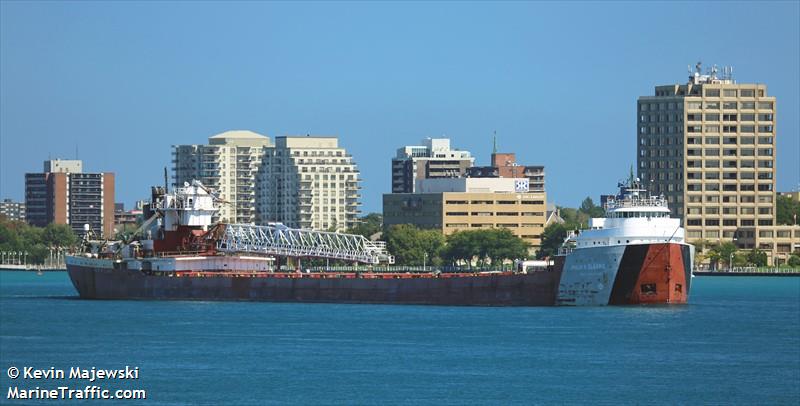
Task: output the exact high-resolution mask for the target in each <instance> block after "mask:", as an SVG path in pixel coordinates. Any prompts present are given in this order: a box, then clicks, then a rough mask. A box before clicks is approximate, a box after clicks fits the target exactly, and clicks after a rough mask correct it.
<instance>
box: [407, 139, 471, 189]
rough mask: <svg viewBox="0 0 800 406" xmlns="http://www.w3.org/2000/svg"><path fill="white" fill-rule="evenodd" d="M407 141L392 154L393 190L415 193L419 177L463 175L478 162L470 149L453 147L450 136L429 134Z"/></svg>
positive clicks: (457, 176) (431, 177)
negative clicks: (418, 140) (417, 143)
mask: <svg viewBox="0 0 800 406" xmlns="http://www.w3.org/2000/svg"><path fill="white" fill-rule="evenodd" d="M421 144H422V145H406V146H404V147H402V148H398V149H397V153H396V155H395V157H394V158H392V193H414V188H415V185H416V181H417V180H419V179H438V178H459V177H463V176H464V175H465V174H466V171H467V169H468V168H469V167H471V166H472V165H473V163H474V162H475V158H473V157H472V156H471V155H470V153H469V151H460V150H454V149H451V148H450V139H448V138H426V139H423V140H422V142H421Z"/></svg>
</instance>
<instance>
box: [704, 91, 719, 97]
mask: <svg viewBox="0 0 800 406" xmlns="http://www.w3.org/2000/svg"><path fill="white" fill-rule="evenodd" d="M706 97H719V89H706Z"/></svg>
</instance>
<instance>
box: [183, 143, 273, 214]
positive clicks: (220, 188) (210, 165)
mask: <svg viewBox="0 0 800 406" xmlns="http://www.w3.org/2000/svg"><path fill="white" fill-rule="evenodd" d="M270 146H271V144H270V139H269V138H268V137H265V136H263V135H260V134H256V133H254V132H252V131H227V132H224V133H221V134H217V135H214V136H212V137H209V138H208V145H198V144H193V145H173V146H172V156H173V159H172V163H173V168H172V169H173V179H174V185H176V186H180V185H183V184H184V183H185V182H191V181H192V180H193V179H196V180H199V181H200V182H202V183H203V185H205V186H208V187H210V188H212V189H214V191H215V192H216V193H217V195H218V196H219V197H220V198H221V199H222V200H224V201H226V202H227V203H225V204H222V205H221V207H220V212H219V213H218V219H219V220H221V221H225V222H230V223H253V222H255V219H256V212H255V205H256V201H255V199H256V194H255V177H256V173H257V172H258V167H259V165H260V164H261V157H262V156H263V154H264V150H265V148H267V147H270Z"/></svg>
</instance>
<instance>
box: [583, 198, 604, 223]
mask: <svg viewBox="0 0 800 406" xmlns="http://www.w3.org/2000/svg"><path fill="white" fill-rule="evenodd" d="M578 210H579V211H580V212H581V213H584V214H586V215H587V216H588V217H590V218H595V217H603V216H605V215H606V211H605V210H604V209H603V208H602V207H600V206H597V205H595V204H594V201H592V198H591V197H586V198H585V199H583V202H582V203H581V207H580V209H578Z"/></svg>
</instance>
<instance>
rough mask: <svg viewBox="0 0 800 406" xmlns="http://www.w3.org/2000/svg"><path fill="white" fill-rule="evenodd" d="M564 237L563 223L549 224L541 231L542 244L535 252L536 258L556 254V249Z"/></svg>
mask: <svg viewBox="0 0 800 406" xmlns="http://www.w3.org/2000/svg"><path fill="white" fill-rule="evenodd" d="M566 238H567V228H566V227H564V225H563V224H558V223H553V224H550V225H549V226H547V227H546V228H545V229H544V232H542V246H541V248H540V249H539V252H537V253H536V258H539V259H542V258H546V257H552V256H553V255H556V254H558V249H559V248H560V247H561V245H562V244H563V243H564V239H566Z"/></svg>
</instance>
